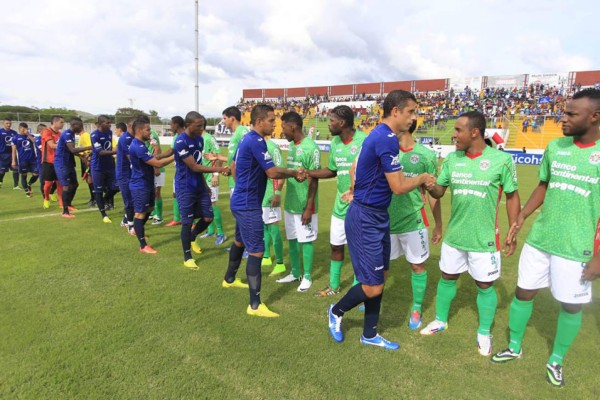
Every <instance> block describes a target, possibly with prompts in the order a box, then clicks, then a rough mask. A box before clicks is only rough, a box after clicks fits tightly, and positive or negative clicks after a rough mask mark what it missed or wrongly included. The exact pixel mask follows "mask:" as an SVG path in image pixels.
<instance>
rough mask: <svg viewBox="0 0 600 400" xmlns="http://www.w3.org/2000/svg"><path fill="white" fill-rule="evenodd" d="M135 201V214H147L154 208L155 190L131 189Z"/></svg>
mask: <svg viewBox="0 0 600 400" xmlns="http://www.w3.org/2000/svg"><path fill="white" fill-rule="evenodd" d="M130 191H131V199H132V201H133V212H135V213H145V212H148V208H150V207H154V189H152V190H147V189H130Z"/></svg>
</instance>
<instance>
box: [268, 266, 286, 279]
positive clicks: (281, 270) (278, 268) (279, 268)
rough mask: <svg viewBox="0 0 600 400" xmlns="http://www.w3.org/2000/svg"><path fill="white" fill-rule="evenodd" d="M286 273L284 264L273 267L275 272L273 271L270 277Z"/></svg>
mask: <svg viewBox="0 0 600 400" xmlns="http://www.w3.org/2000/svg"><path fill="white" fill-rule="evenodd" d="M284 272H285V264H284V263H281V264H275V266H274V267H273V271H271V273H270V274H269V276H276V275H280V274H283V273H284Z"/></svg>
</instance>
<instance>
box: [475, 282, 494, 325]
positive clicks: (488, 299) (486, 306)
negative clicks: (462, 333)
mask: <svg viewBox="0 0 600 400" xmlns="http://www.w3.org/2000/svg"><path fill="white" fill-rule="evenodd" d="M497 306H498V295H497V294H496V288H495V287H494V286H493V285H492V286H490V287H489V288H487V289H482V288H480V287H477V310H478V311H479V328H478V329H477V333H479V334H481V335H489V334H490V330H491V329H492V324H493V323H494V316H495V315H496V307H497Z"/></svg>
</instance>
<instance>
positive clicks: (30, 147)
mask: <svg viewBox="0 0 600 400" xmlns="http://www.w3.org/2000/svg"><path fill="white" fill-rule="evenodd" d="M12 144H13V146H15V147H16V148H17V158H18V160H19V163H27V162H30V161H35V146H34V144H33V143H31V140H29V136H28V135H19V134H17V135H15V136H14V137H13V139H12Z"/></svg>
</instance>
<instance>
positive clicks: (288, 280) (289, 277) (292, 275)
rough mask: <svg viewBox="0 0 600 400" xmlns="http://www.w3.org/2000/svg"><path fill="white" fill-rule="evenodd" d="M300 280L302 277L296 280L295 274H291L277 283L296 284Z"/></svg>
mask: <svg viewBox="0 0 600 400" xmlns="http://www.w3.org/2000/svg"><path fill="white" fill-rule="evenodd" d="M299 280H300V277H298V278H296V277H295V276H294V274H289V275H286V276H284V277H283V278H281V279H277V281H276V282H277V283H291V282H296V281H299Z"/></svg>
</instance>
